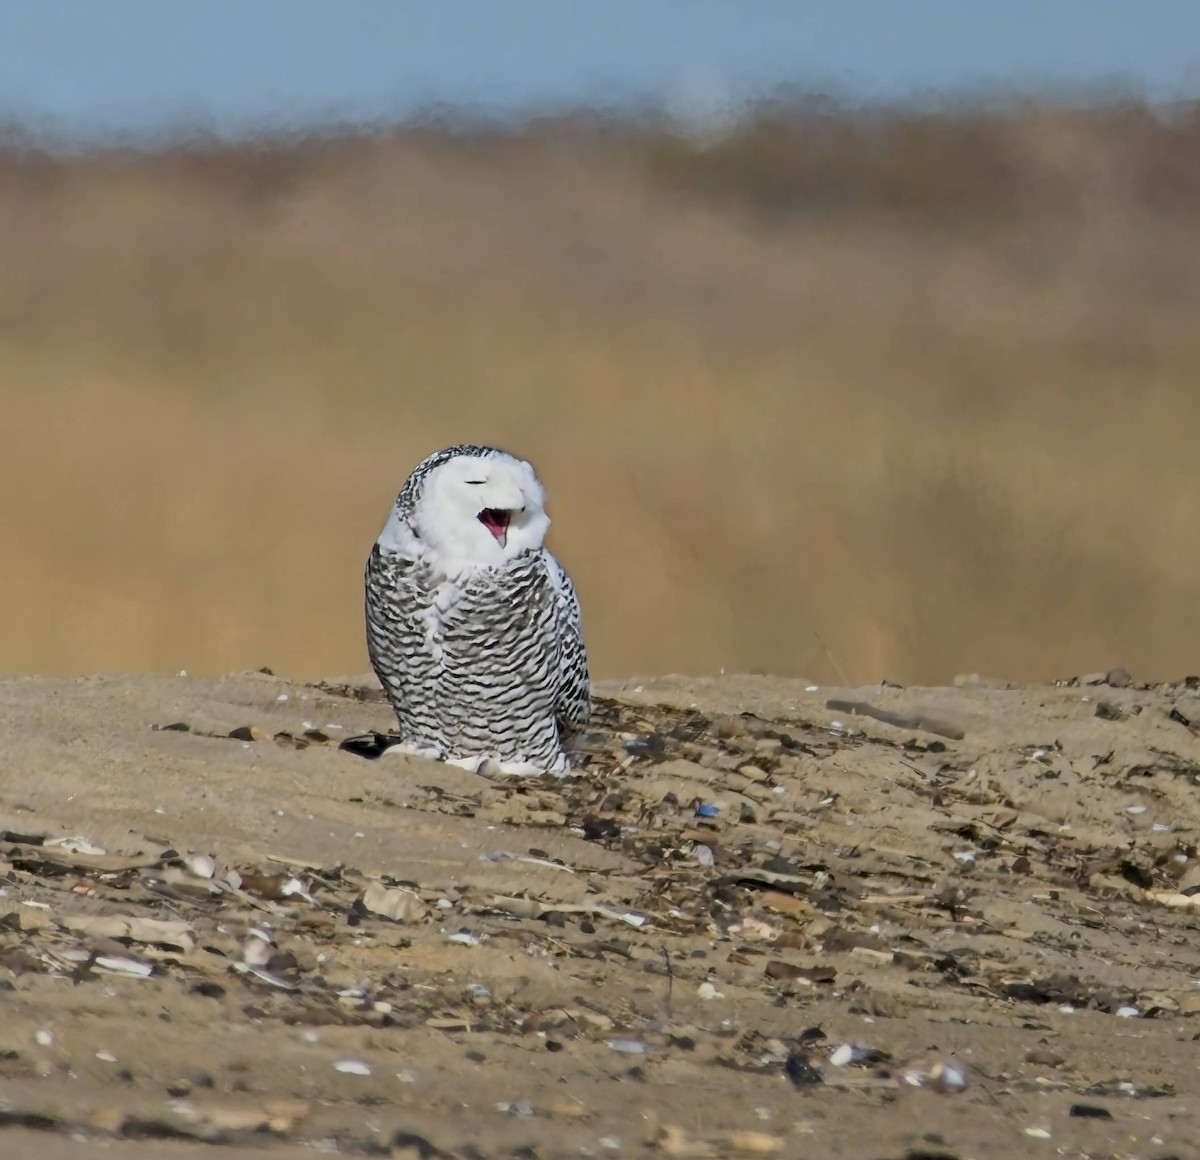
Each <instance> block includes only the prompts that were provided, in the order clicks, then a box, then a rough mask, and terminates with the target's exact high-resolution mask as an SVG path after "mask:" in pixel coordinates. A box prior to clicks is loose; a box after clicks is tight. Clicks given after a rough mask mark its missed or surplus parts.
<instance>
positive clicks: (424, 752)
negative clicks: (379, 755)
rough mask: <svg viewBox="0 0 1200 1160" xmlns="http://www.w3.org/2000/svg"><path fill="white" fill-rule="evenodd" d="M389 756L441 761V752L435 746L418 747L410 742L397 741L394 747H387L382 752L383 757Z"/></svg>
mask: <svg viewBox="0 0 1200 1160" xmlns="http://www.w3.org/2000/svg"><path fill="white" fill-rule="evenodd" d="M389 754H396V755H398V756H401V757H425V758H428V759H429V760H430V761H441V760H442V751H441V750H440V749H439V748H438V747H437V746H436V745H420V744H415V743H413V742H410V741H397V742H396V743H395V744H394V745H389V746H388V747H387V748H386V749H385V750H384V751H383V756H387V755H389Z"/></svg>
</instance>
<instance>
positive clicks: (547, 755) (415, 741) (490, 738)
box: [366, 444, 590, 774]
mask: <svg viewBox="0 0 1200 1160" xmlns="http://www.w3.org/2000/svg"><path fill="white" fill-rule="evenodd" d="M549 527H550V518H549V516H547V515H546V510H545V494H544V492H543V490H542V485H541V482H540V481H539V480H538V477H537V474H536V473H535V471H534V469H533V467H532V466H531V465H530V464H529V463H527V462H525V461H524V460H521V459H517V458H516V457H515V456H512V455H509V454H508V453H507V452H505V451H501V450H499V449H497V448H495V447H484V446H478V445H475V444H463V445H460V446H457V447H448V448H446V449H445V450H442V451H438V452H435V453H434V454H433V455H430V456H429V457H428V458H426V459H425V460H423V461H422V462H421V463H420V464H418V465H417V467H416V468H414V470H413V472H412V474H411V475H410V476H409V477H408V479H407V480H406V481H405V484H404V487H403V488H402V489H401V491H400V494H399V496H398V497H397V498H396V502H395V505H394V506H393V508H392V512H391V515H390V517H389V519H388V521H387V524H386V525H385V527H384V529H383V531H382V532H381V533H380V536H379V539H378V540H377V541H376V543H375V546H374V548H373V549H372V551H371V555H370V558H369V559H368V561H367V569H366V619H367V650H368V653H369V654H370V658H371V666H372V668H374V670H375V674H376V676H378V677H379V681H380V683H381V684H382V685H383V688H384V690H385V691H386V692H387V695H388V699H389V700H390V701H391V704H392V708H393V709H394V710H395V713H396V718H397V720H398V721H399V724H400V732H401V736H402V738H403V742H402V745H401V746H400V747H399V748H401V749H402V750H404V751H407V752H412V753H420V754H423V755H425V756H428V757H433V758H436V759H439V760H443V761H449V762H453V763H454V764H456V765H463V766H466V767H467V768H471V769H477V768H479V767H480V765H481V763H482V762H483V761H484V760H485V759H488V758H490V759H492V760H493V761H495V762H496V763H498V764H499V766H500V769H501V771H502V772H505V773H540V772H548V773H558V774H561V773H565V772H566V770H567V769H568V767H569V762H568V759H567V755H566V751H565V746H566V744H567V742H568V741H569V739H570V735H571V734H572V733H574V732H575V731H576V730H578V729H579V728H581V727H582V726H583V725H585V724H586V723H587V720H588V716H589V709H590V701H589V680H588V663H587V653H586V650H585V648H584V643H583V628H582V622H581V616H580V609H579V601H578V599H577V597H576V595H575V589H574V586H573V585H572V583H571V580H570V578H569V577H568V576H567V573H566V571H565V570H564V569H563V567H562V565H561V564H560V563H559V562H558V560H557V559H555V557H554V556H553V555H552V554H551V552H550V551H549V549H547V548H546V547H545V546H544V543H543V541H544V539H545V536H546V531H547V529H548V528H549Z"/></svg>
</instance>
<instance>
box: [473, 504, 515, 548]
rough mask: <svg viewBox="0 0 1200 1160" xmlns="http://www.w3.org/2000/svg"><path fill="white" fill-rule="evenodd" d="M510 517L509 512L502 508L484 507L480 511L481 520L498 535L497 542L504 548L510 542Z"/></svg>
mask: <svg viewBox="0 0 1200 1160" xmlns="http://www.w3.org/2000/svg"><path fill="white" fill-rule="evenodd" d="M508 517H509V513H508V512H506V511H502V510H501V509H500V508H484V509H483V511H481V512H480V513H479V522H480V523H481V524H483V526H484V527H485V528H487V530H488V531H489V532H491V533H492V535H493V536H495V537H496V543H498V544H499V545H500V547H502V548H503V547H504V546H505V544H507V543H508Z"/></svg>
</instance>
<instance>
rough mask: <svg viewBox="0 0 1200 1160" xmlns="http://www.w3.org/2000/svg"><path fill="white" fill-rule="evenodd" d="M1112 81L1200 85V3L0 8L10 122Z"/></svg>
mask: <svg viewBox="0 0 1200 1160" xmlns="http://www.w3.org/2000/svg"><path fill="white" fill-rule="evenodd" d="M1112 78H1116V79H1120V80H1121V81H1123V82H1125V83H1126V84H1129V85H1133V86H1137V87H1139V88H1140V89H1141V90H1142V91H1146V92H1147V93H1149V94H1150V95H1151V96H1155V97H1163V98H1172V97H1180V96H1189V95H1196V94H1198V93H1200V3H1197V2H1196V0H1141V2H1140V3H1135V2H1134V0H791V2H787V0H420V2H418V0H3V3H0V118H4V117H15V118H17V119H19V120H33V121H34V122H35V123H37V122H40V123H41V124H42V126H43V127H46V128H52V127H57V128H58V129H60V130H62V131H70V132H79V131H83V132H91V131H95V130H104V131H110V130H133V131H145V130H152V129H154V128H157V127H159V126H163V125H170V124H172V123H176V124H177V123H180V122H185V121H193V122H195V121H199V122H201V123H203V124H207V125H209V126H211V127H212V128H215V129H217V130H220V131H230V130H237V129H238V128H240V127H244V126H246V125H248V124H251V123H259V124H261V123H263V122H269V123H273V124H296V123H303V122H305V121H306V120H311V119H313V118H329V117H350V118H374V117H380V116H388V115H395V114H398V113H400V114H402V113H404V112H406V111H409V110H412V109H413V108H416V107H419V106H420V105H422V104H428V103H434V102H444V103H452V104H469V105H474V106H480V105H483V106H485V107H488V108H490V109H494V110H511V109H514V108H521V107H529V106H531V105H532V106H541V107H546V106H554V105H560V104H563V103H567V102H574V101H590V102H599V103H606V104H609V103H613V102H617V101H621V100H624V99H627V98H630V97H635V96H639V95H641V96H645V95H651V96H655V97H659V98H666V99H667V100H669V101H671V102H673V103H675V104H679V103H681V102H685V103H686V102H698V103H699V105H700V107H701V108H703V107H704V106H705V105H706V104H707V103H709V102H714V101H717V100H718V99H720V98H723V97H725V96H730V95H731V96H733V97H736V96H738V95H740V94H744V93H746V92H748V91H753V90H754V89H762V88H764V87H769V86H772V85H774V84H778V83H781V82H799V83H801V84H803V85H809V86H813V87H821V86H826V87H830V86H833V87H836V89H837V91H839V92H842V93H845V94H848V95H849V96H851V97H866V98H871V99H878V98H888V97H894V96H907V95H912V94H913V93H914V92H917V93H919V92H921V91H925V90H929V89H935V90H945V89H955V88H959V87H961V86H964V85H966V86H971V87H975V88H978V87H980V86H989V85H990V86H995V85H1000V86H1010V87H1011V86H1020V85H1025V84H1044V83H1054V84H1059V85H1061V84H1064V83H1065V84H1074V83H1095V82H1098V81H1103V80H1106V79H1112Z"/></svg>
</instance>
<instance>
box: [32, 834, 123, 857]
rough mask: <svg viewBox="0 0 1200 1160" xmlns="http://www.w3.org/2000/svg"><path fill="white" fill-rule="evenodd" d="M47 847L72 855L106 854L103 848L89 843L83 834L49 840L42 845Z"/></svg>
mask: <svg viewBox="0 0 1200 1160" xmlns="http://www.w3.org/2000/svg"><path fill="white" fill-rule="evenodd" d="M42 844H43V845H45V846H59V847H61V848H62V849H64V850H66V851H67V852H68V853H70V854H97V855H99V854H106V853H108V851H107V850H105V849H104V847H103V846H97V845H96V844H95V843H94V842H89V841H88V840H87V838H85V837H83V835H82V834H72V835H71V836H70V837H67V838H49V839H47V841H45V842H44V843H42Z"/></svg>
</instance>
